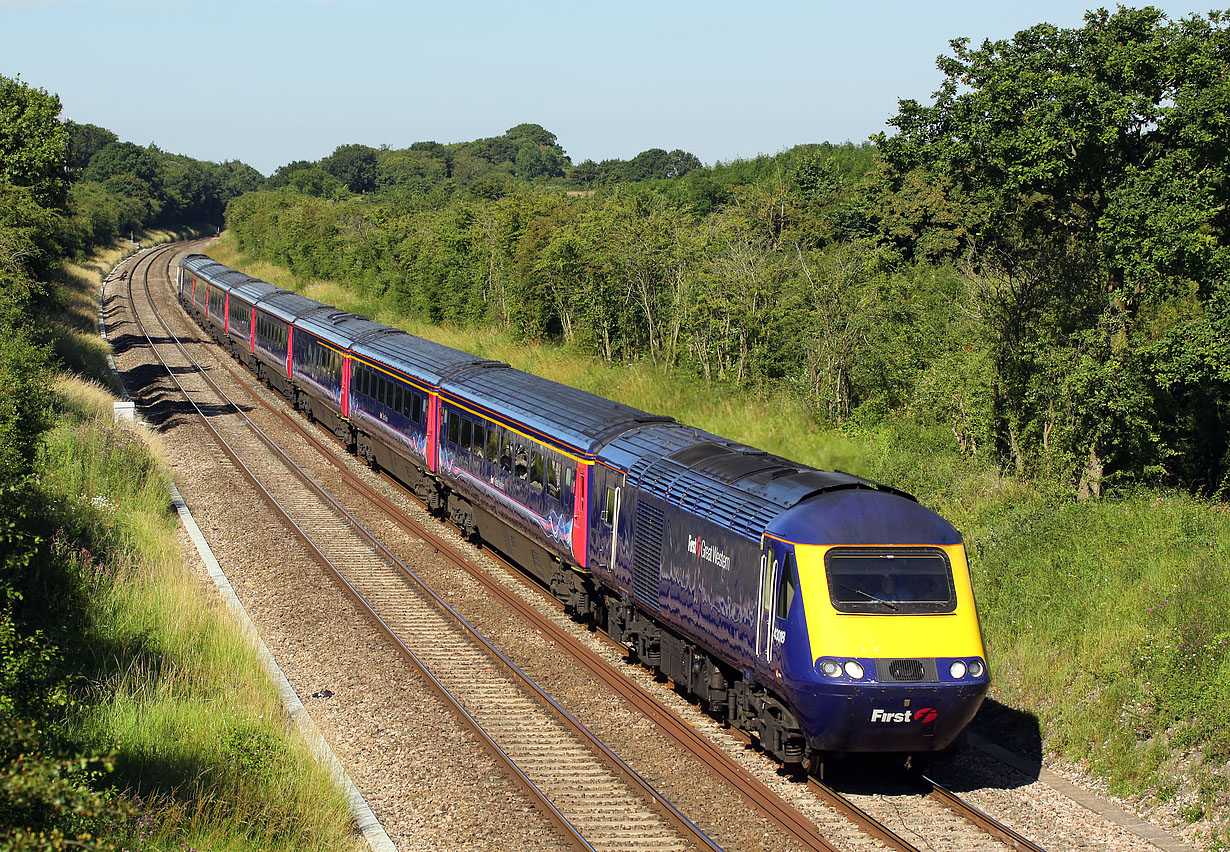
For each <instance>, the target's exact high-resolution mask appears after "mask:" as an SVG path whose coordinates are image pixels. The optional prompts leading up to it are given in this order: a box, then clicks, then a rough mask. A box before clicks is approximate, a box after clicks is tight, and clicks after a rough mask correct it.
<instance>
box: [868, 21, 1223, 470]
mask: <svg viewBox="0 0 1230 852" xmlns="http://www.w3.org/2000/svg"><path fill="white" fill-rule="evenodd" d="M1228 20H1230V19H1227V18H1225V17H1224V16H1222V15H1221V14H1219V13H1210V14H1209V15H1208V16H1207V17H1204V18H1202V17H1192V18H1186V19H1183V20H1181V21H1177V22H1170V21H1167V20H1166V19H1165V17H1164V16H1163V15H1162V13H1161V12H1159V11H1158V10H1157V9H1154V8H1145V9H1123V8H1120V9H1119V10H1118V11H1117V12H1115V13H1113V14H1112V13H1110V12H1107V11H1105V10H1100V11H1098V12H1090V13H1089V14H1088V15H1086V19H1085V26H1084V27H1083V28H1081V29H1073V30H1065V29H1060V28H1057V27H1054V26H1051V25H1049V24H1039V25H1037V26H1035V27H1032V28H1030V29H1028V30H1025V31H1023V32H1021V33H1018V34H1017V35H1016V37H1015V38H1013V39H1012V40H1004V41H997V42H989V41H988V42H985V43H984V44H983V45H982V46H981V47H980V48H977V49H973V48H971V47H970V46H969V44H968V41H967V40H964V39H957V40H955V41H953V42H952V48H953V55H952V56H944V57H940V60H939V63H938V65H939V68H940V70H941V71H942V72H943V74H944V80H943V82H942V84H941V86H940V89H939V91H937V92H936V94H935V101H934V103H933V104H931V105H929V106H924V105H921V104H919V103H917V102H915V101H902V102H901V106H900V111H899V112H898V114H897V116H896V117H894V118H893V119H892V120H891V122H890V123H891V124H893V125H894V126H895V127H897V128H898V130H899V133H898V134H897V135H895V136H891V137H890V136H884V135H882V136H880V137H878V139H877V144H878V146H879V148H880V151H881V153H882V155H883V158H884V162H885V166H884V167H883V168H882V169H881V170H880V171H879V172H878V173H877V175H876V179H877V181H878V187H877V190H878V191H877V193H876V197H875V199H874V203H873V205H872V207H871V214H872V221H873V222H874V224H875V225H876V227H877V230H878V232H879V234H880V236H881V238H882V239H883V240H885V241H886V243H887V244H889V245H892V246H894V247H895V248H896V249H897V250H899V251H900V252H901V253H902V254H903V255H907V256H913V257H921V258H938V257H951V258H961V259H963V260H964V261H965V262H966V263H967V264H968V268H969V271H970V275H971V276H972V277H973V278H974V279H975V280H976V281H977V282H978V283H979V293H978V296H979V305H980V310H982V311H984V315H985V316H986V317H987V319H988V322H989V324H990V328H991V330H992V332H993V333H994V338H993V364H994V375H993V379H992V380H993V382H994V383H995V391H996V393H995V403H994V410H993V411H992V428H993V430H994V437H995V444H996V455H997V457H998V458H999V460H1000V462H1001V463H1002V464H1005V465H1010V466H1012V467H1014V468H1015V469H1017V470H1019V471H1024V470H1026V469H1027V468H1030V469H1037V467H1038V465H1039V460H1042V461H1043V462H1046V463H1048V464H1051V465H1053V466H1057V467H1059V468H1061V469H1063V470H1066V471H1068V472H1069V473H1070V474H1071V475H1073V476H1074V478H1078V479H1079V490H1080V492H1081V493H1083V494H1095V493H1097V492H1098V491H1099V490H1100V489H1101V487H1102V485H1103V483H1104V482H1106V483H1109V482H1113V481H1114V480H1113V478H1114V477H1119V478H1121V479H1124V478H1138V479H1139V478H1143V479H1145V480H1156V479H1158V478H1159V477H1161V476H1164V475H1166V474H1167V473H1168V474H1170V475H1172V476H1174V477H1175V478H1176V479H1177V480H1178V481H1180V482H1184V483H1186V484H1188V485H1190V486H1195V487H1201V488H1206V489H1210V490H1217V489H1218V488H1219V487H1222V484H1223V483H1224V482H1225V481H1226V478H1227V476H1230V464H1227V458H1226V456H1225V451H1224V442H1222V443H1221V444H1220V445H1219V446H1215V447H1208V446H1206V444H1205V441H1204V440H1203V439H1202V434H1207V430H1208V428H1209V427H1210V426H1213V427H1214V430H1213V431H1214V433H1221V434H1224V433H1225V431H1226V427H1227V426H1228V425H1230V421H1227V420H1226V419H1225V414H1226V410H1227V403H1228V402H1230V397H1228V396H1227V391H1228V386H1227V385H1226V383H1225V381H1224V377H1223V376H1221V375H1220V374H1219V373H1218V370H1217V369H1216V368H1214V369H1213V370H1210V369H1209V366H1211V365H1210V364H1209V361H1208V354H1210V353H1209V351H1208V348H1207V345H1205V347H1204V349H1203V354H1201V355H1196V354H1195V353H1189V352H1183V351H1181V349H1180V350H1176V349H1175V348H1173V347H1174V344H1175V343H1176V342H1177V341H1176V340H1175V339H1174V338H1173V337H1172V336H1171V333H1172V332H1171V329H1169V328H1167V327H1166V326H1164V325H1159V324H1158V323H1157V322H1156V319H1157V318H1158V316H1159V315H1160V314H1168V313H1170V314H1173V313H1174V312H1175V311H1176V309H1182V310H1186V311H1189V312H1190V311H1191V310H1192V309H1193V307H1194V308H1195V310H1196V313H1197V317H1195V318H1194V319H1196V322H1197V324H1198V325H1200V326H1203V327H1207V332H1206V333H1204V334H1201V335H1200V337H1199V338H1198V339H1200V340H1204V341H1211V340H1212V339H1214V338H1217V337H1220V338H1221V339H1225V338H1226V337H1228V336H1230V325H1228V324H1226V322H1225V316H1224V314H1222V313H1221V312H1220V311H1219V310H1218V308H1219V307H1220V306H1221V305H1224V304H1225V303H1226V299H1227V296H1226V295H1225V291H1226V289H1227V287H1228V286H1230V282H1228V281H1227V271H1228V270H1230V264H1228V261H1230V247H1228V246H1227V245H1226V244H1225V240H1224V235H1225V233H1226V227H1227V224H1230V219H1228V218H1227V216H1230V213H1227V210H1228V207H1227V201H1228V200H1230V162H1228V161H1227V157H1226V151H1227V150H1228V146H1230V135H1228V131H1227V127H1226V124H1225V122H1224V120H1223V118H1222V117H1223V116H1224V115H1225V112H1226V108H1227V106H1230V74H1228V73H1227V70H1226V69H1227V68H1228V67H1230V28H1227V22H1228ZM1193 297H1194V304H1193ZM1144 314H1148V315H1150V316H1149V318H1150V319H1152V320H1154V322H1145V321H1144V320H1145V316H1143V315H1144ZM1163 340H1168V341H1169V342H1168V343H1163V342H1162V341H1163ZM1193 356H1194V357H1193ZM1222 363H1224V362H1222ZM1061 377H1064V378H1063V380H1060V378H1061ZM1163 377H1164V378H1163ZM1175 390H1178V391H1179V392H1178V394H1177V395H1176V394H1175V393H1174V392H1173V391H1175ZM1196 424H1200V428H1201V429H1202V430H1205V431H1204V432H1203V433H1197V432H1195V431H1194V429H1193V427H1195V426H1196ZM1219 447H1220V448H1219ZM1193 451H1194V452H1193ZM1210 464H1211V465H1212V471H1211V475H1210Z"/></svg>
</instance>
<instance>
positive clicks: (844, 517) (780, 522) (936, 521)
mask: <svg viewBox="0 0 1230 852" xmlns="http://www.w3.org/2000/svg"><path fill="white" fill-rule="evenodd" d="M766 532H768V533H769V534H770V535H773V536H776V537H777V538H780V539H783V540H785V541H789V542H793V543H795V544H819V545H843V544H850V545H872V546H874V545H886V546H887V545H910V544H913V545H929V546H931V545H943V544H960V543H961V541H962V537H961V533H960V532H958V531H957V529H956V527H954V526H953V525H952V524H950V523H948V521H946V520H944V519H943V518H942V517H940V516H939V515H937V514H936V513H935V512H933V511H931V510H930V509H928V508H927V507H926V506H923V505H922V504H920V503H918V502H917V501H916V500H915V499H914V498H913V497H911V496H910V495H908V494H905V493H903V492H901V491H896V490H894V489H891V488H886V487H884V486H880V487H878V488H874V489H873V488H835V489H829V490H825V491H819V492H816V493H813V494H811V495H809V496H808V497H806V498H805V499H803V500H801V501H799V503H798V504H797V505H795V506H793V507H791V508H790V509H787V510H786V511H784V512H782V513H781V514H780V515H778V516H777V517H776V518H774V519H773V521H772V522H771V523H770V524H769V526H768V527H767V529H766Z"/></svg>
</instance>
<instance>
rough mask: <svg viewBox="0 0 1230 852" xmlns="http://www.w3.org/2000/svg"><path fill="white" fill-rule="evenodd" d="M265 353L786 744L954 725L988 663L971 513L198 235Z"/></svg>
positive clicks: (189, 281)
mask: <svg viewBox="0 0 1230 852" xmlns="http://www.w3.org/2000/svg"><path fill="white" fill-rule="evenodd" d="M177 279H178V296H179V300H180V302H181V303H182V304H183V306H184V308H185V309H186V310H187V311H188V312H189V313H190V314H191V315H192V316H193V317H195V318H196V320H197V321H198V322H199V323H200V325H201V326H202V327H203V328H205V329H207V330H208V331H209V332H210V333H211V334H212V335H213V336H214V337H215V338H216V339H217V340H218V342H219V343H220V344H221V345H223V346H225V347H226V348H227V349H229V350H230V351H231V352H232V353H233V354H234V356H235V357H236V358H238V359H239V360H241V361H242V362H243V363H244V364H246V365H247V366H248V367H249V368H251V369H252V370H253V371H254V372H256V374H257V375H258V376H259V377H260V378H261V379H263V380H264V381H265V382H267V383H268V384H269V385H270V386H271V387H273V388H276V389H277V390H279V391H280V392H281V393H282V394H284V395H285V397H286V398H287V399H288V400H290V401H291V402H292V403H293V404H294V405H295V406H296V407H297V408H298V409H300V410H301V411H303V412H304V413H305V414H306V415H307V416H308V417H309V418H310V419H312V420H315V421H317V422H319V423H320V424H322V425H323V426H324V427H325V428H327V429H329V430H330V431H331V432H332V433H333V434H334V435H336V436H337V437H338V438H339V439H340V440H341V441H343V442H345V444H346V445H347V446H348V447H349V448H350V449H351V450H352V451H353V452H355V453H357V454H358V455H360V456H361V457H362V458H364V459H365V460H367V462H368V463H369V464H371V465H372V466H373V467H378V468H381V469H383V470H385V471H386V472H388V473H389V474H391V475H392V476H394V477H396V478H397V479H398V480H400V481H401V482H402V483H404V484H405V485H406V486H407V487H408V488H409V489H411V490H412V491H413V492H414V493H415V494H416V495H417V496H418V497H419V498H420V499H422V500H423V501H424V503H426V505H427V506H428V507H430V508H431V509H432V510H434V511H437V512H438V513H440V514H443V515H446V516H447V517H449V518H450V519H451V520H452V521H453V522H454V523H456V525H457V526H458V527H459V528H460V529H462V530H463V531H464V532H465V533H466V534H467V535H469V536H472V537H474V538H478V539H481V540H482V541H483V542H484V543H485V544H486V545H488V546H490V547H493V548H495V549H497V550H499V551H501V552H502V553H503V554H504V555H506V556H508V557H509V558H510V559H511V560H512V561H514V562H516V563H517V564H518V565H520V566H521V567H522V568H523V569H524V570H525V571H527V572H528V573H529V574H531V575H533V576H534V577H536V578H537V579H538V580H539V581H541V582H542V583H543V584H544V585H545V586H546V587H547V588H549V589H550V590H551V592H552V593H553V594H554V595H555V596H556V597H557V598H559V600H561V601H562V602H563V603H564V604H565V606H566V607H567V608H568V609H569V610H570V611H571V612H572V613H573V614H574V615H575V616H576V617H579V618H582V619H589V620H592V622H593V623H594V624H595V625H596V626H598V627H599V628H601V629H604V630H606V631H607V632H608V633H609V634H610V636H611V637H612V638H613V639H614V640H616V641H617V642H621V643H623V644H624V645H626V646H627V647H628V648H629V649H630V650H631V651H632V652H633V653H634V654H635V656H636V657H637V658H639V660H640V661H641V662H642V663H643V664H645V665H647V666H650V667H652V668H654V669H656V670H658V671H660V672H661V673H662V674H664V675H665V676H666V677H668V678H670V680H672V681H673V682H674V683H675V685H676V686H677V687H678V688H680V689H681V690H683V691H685V692H687V693H689V694H690V695H692V696H693V697H695V698H696V699H698V700H699V701H700V702H701V703H702V704H703V705H705V707H706V708H707V709H708V711H709V712H711V713H712V714H714V715H716V716H717V717H719V718H721V719H724V720H727V721H728V722H729V723H730V724H732V725H735V726H737V727H739V728H741V729H743V730H745V731H747V732H748V733H749V734H750V735H752V736H753V737H754V738H755V739H756V740H757V741H758V742H759V744H760V745H761V746H762V748H763V749H764V750H765V751H766V752H769V753H770V754H772V755H774V756H775V757H776V758H778V759H779V760H781V761H782V762H783V763H785V764H788V765H802V766H809V767H812V768H814V767H816V766H818V765H820V763H821V761H823V760H826V759H827V758H828V757H829V756H836V755H840V754H849V753H868V752H885V753H892V754H894V755H905V756H921V755H926V754H928V753H932V752H935V751H938V750H941V749H944V748H946V747H948V746H949V745H950V744H952V743H953V742H954V740H955V739H956V737H957V736H958V735H959V734H960V732H961V731H962V729H963V728H964V727H965V726H966V725H967V723H968V722H969V721H970V720H971V719H972V718H973V716H974V714H975V712H977V710H978V707H979V705H980V704H981V703H982V700H983V698H984V696H985V694H986V691H987V688H988V684H989V672H988V668H987V660H986V652H985V650H984V647H983V642H982V637H981V633H980V630H979V625H978V616H977V612H976V609H975V604H974V594H973V589H972V587H971V583H970V572H969V567H968V564H967V561H966V552H965V547H964V543H963V541H962V537H961V535H960V533H958V532H957V530H956V529H954V528H953V526H952V525H951V524H949V523H948V522H947V521H945V520H944V519H943V518H941V517H940V516H939V515H937V514H936V513H934V512H932V511H931V510H929V509H927V508H925V507H924V506H922V505H921V504H919V503H918V501H917V500H915V499H914V498H913V497H911V496H910V495H908V494H905V493H903V492H901V491H898V490H896V489H894V488H891V487H888V486H886V485H882V484H880V483H876V482H873V481H870V480H867V479H863V478H861V477H858V476H852V475H850V474H847V473H840V472H830V471H823V470H817V469H815V468H812V467H809V466H807V465H803V464H799V463H797V462H792V461H789V460H788V459H785V458H781V457H779V456H775V455H772V454H770V453H766V452H764V451H762V450H758V449H755V448H753V447H750V446H746V445H744V444H741V443H739V442H737V441H732V440H729V439H727V438H723V437H721V436H719V435H714V434H711V433H708V432H705V431H703V430H701V429H697V428H695V427H692V426H688V425H685V424H682V423H677V422H675V421H674V420H672V419H671V418H669V417H663V416H659V415H654V414H651V413H648V412H645V411H641V410H639V409H636V408H633V407H631V406H628V405H623V404H621V403H617V402H613V401H611V400H608V399H604V398H602V397H600V396H596V395H594V394H590V393H586V392H584V391H580V390H576V389H574V388H571V387H567V386H565V385H561V384H558V383H556V382H553V381H550V380H548V379H544V378H540V377H538V376H534V375H530V374H528V373H524V372H521V371H519V370H515V369H513V368H511V367H510V366H508V365H507V364H504V363H500V362H496V361H491V360H485V359H482V358H477V357H475V356H474V355H471V354H468V353H466V352H462V351H460V350H457V349H453V348H450V347H447V346H443V345H440V344H438V343H434V342H432V341H429V340H425V339H423V338H421V337H416V336H413V335H410V334H407V333H406V332H404V331H401V330H399V329H395V328H390V327H388V326H384V325H381V324H380V323H377V322H373V321H372V320H370V319H367V318H366V317H362V316H358V315H355V314H351V313H347V312H345V311H341V310H339V309H337V308H335V307H331V306H329V305H325V304H321V303H320V302H316V301H313V300H311V299H307V298H305V297H303V296H301V295H298V294H296V293H292V292H288V291H285V290H282V289H279V288H277V287H274V286H273V285H271V284H268V283H266V282H264V281H260V280H258V279H255V278H251V277H249V276H247V275H245V274H243V273H241V272H238V271H236V270H234V269H231V268H229V267H226V266H224V265H222V264H220V263H217V262H216V261H214V260H212V259H210V258H209V257H206V256H205V255H201V254H191V255H188V256H186V257H184V258H183V259H182V260H181V262H180V265H179V269H178V275H177Z"/></svg>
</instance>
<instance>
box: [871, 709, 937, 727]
mask: <svg viewBox="0 0 1230 852" xmlns="http://www.w3.org/2000/svg"><path fill="white" fill-rule="evenodd" d="M939 715H940V714H939V713H937V712H936V711H935V710H934V709H932V708H930V707H923V708H921V709H919V710H918V711H917V712H915V711H913V710H902V711H901V712H898V713H892V712H889V711H888V710H881V709H880V708H879V707H877V708H875V709H874V710H872V711H871V721H873V722H883V723H885V724H897V725H904V724H906V723H909V722H918V723H919V724H920V725H925V724H927V723H928V722H934V721H935V720H936V718H937V717H938V716H939Z"/></svg>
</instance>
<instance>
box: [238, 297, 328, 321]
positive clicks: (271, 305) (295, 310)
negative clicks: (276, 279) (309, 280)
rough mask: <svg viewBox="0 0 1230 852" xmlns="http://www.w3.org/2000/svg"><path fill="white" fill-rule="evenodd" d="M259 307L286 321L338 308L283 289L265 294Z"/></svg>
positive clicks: (297, 319)
mask: <svg viewBox="0 0 1230 852" xmlns="http://www.w3.org/2000/svg"><path fill="white" fill-rule="evenodd" d="M257 307H258V308H259V309H260V310H262V311H264V312H265V313H268V314H271V315H273V316H275V317H277V318H278V319H281V320H285V321H286V322H298V321H299V319H300V317H305V316H307V315H308V314H310V313H312V312H314V311H326V312H331V311H336V310H337V308H335V307H333V306H332V305H326V304H325V303H323V302H318V301H316V300H315V299H309V298H307V297H306V296H300V295H299V294H298V293H291V292H290V291H288V290H281V291H279V292H277V293H271V294H269V295H268V296H265V297H264V298H262V299H261V300H260V301H259V302H258V303H257Z"/></svg>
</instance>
